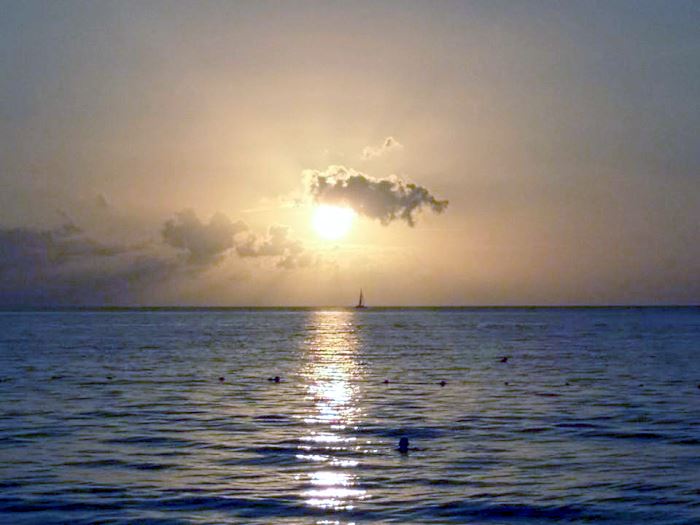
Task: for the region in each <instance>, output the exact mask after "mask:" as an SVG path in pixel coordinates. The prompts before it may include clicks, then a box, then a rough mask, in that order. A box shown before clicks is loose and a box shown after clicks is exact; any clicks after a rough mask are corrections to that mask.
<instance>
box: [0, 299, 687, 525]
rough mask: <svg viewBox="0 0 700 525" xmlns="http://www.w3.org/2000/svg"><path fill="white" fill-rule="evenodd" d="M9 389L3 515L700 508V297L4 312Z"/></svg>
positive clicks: (444, 520)
mask: <svg viewBox="0 0 700 525" xmlns="http://www.w3.org/2000/svg"><path fill="white" fill-rule="evenodd" d="M504 358H507V359H504ZM275 376H278V377H279V382H275V381H274V380H271V379H273V378H274V377H275ZM442 381H444V382H445V384H444V386H442V385H441V382H442ZM0 403H1V404H0V522H2V523H7V524H25V523H39V524H52V523H70V524H80V523H235V524H244V523H245V524H248V523H260V524H268V523H282V524H286V523H289V524H291V523H301V524H306V523H309V524H324V525H330V524H349V523H356V524H360V523H402V524H412V523H415V524H419V523H420V524H427V523H436V524H451V523H488V524H541V523H545V524H546V523H620V524H639V523H659V524H691V523H694V524H697V523H700V309H697V308H572V309H566V308H559V309H547V308H531V309H528V308H513V309H508V308H484V309H469V308H454V309H371V308H370V309H367V310H355V309H218V310H217V309H203V310H196V309H193V310H112V311H104V310H102V311H87V310H86V311H34V312H4V313H0ZM404 436H405V437H408V438H409V440H410V449H409V451H408V453H406V454H402V453H400V452H398V451H397V450H396V447H397V443H398V441H399V439H400V438H401V437H404Z"/></svg>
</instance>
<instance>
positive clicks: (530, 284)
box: [0, 0, 700, 307]
mask: <svg viewBox="0 0 700 525" xmlns="http://www.w3.org/2000/svg"><path fill="white" fill-rule="evenodd" d="M0 10H1V11H2V13H3V15H2V17H0V64H2V70H3V74H2V75H1V76H0V306H2V307H14V306H65V305H222V306H225V305H231V306H242V305H253V306H273V305H302V306H303V305H351V304H354V303H355V302H356V300H357V295H358V293H359V289H360V288H363V290H364V293H365V299H366V302H367V303H368V304H369V305H577V304H590V305H602V304H700V279H698V275H700V144H699V142H700V140H699V138H698V137H700V104H698V101H699V100H700V31H698V27H700V5H698V3H697V2H694V1H680V0H677V1H676V0H669V1H645V0H636V1H629V2H625V1H604V2H602V1H601V2H596V1H592V0H591V1H573V2H553V1H551V2H550V1H531V2H500V1H494V0H489V1H483V2H476V1H472V2H470V1H461V2H449V1H439V2H428V1H424V2H413V1H393V2H385V1H372V2H358V1H354V2H333V1H328V2H320V1H317V2H306V1H294V2H283V1H276V2H270V1H256V2H233V1H225V2H209V1H190V2H183V1H168V2H158V1H155V0H154V1H149V2H140V1H138V2H137V1H134V2H130V1H122V2H92V1H86V2H79V1H71V2H65V1H48V2H34V1H24V2H8V1H2V2H0ZM322 206H336V207H338V206H340V207H341V208H344V209H346V210H348V209H349V210H352V212H351V224H350V225H348V224H349V223H348V224H346V225H345V227H349V231H348V232H347V233H346V234H345V235H340V236H339V238H337V239H327V238H324V237H323V235H321V234H320V233H319V229H318V228H319V227H318V224H319V221H320V223H322V224H325V225H326V226H327V227H330V228H331V230H334V228H335V230H337V231H336V233H338V234H340V233H341V232H340V230H338V228H339V227H340V225H336V224H335V223H334V222H333V221H335V219H333V217H334V216H333V215H331V216H330V217H331V218H330V219H327V218H324V217H326V216H322V217H321V219H320V220H319V218H318V216H316V215H315V214H316V213H317V212H318V209H319V208H320V207H322ZM331 209H336V210H337V208H331ZM315 217H316V219H314V218H315ZM329 221H330V222H329ZM314 224H316V227H315V226H314ZM321 231H322V232H323V230H321ZM331 233H333V232H331Z"/></svg>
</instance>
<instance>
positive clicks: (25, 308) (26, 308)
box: [0, 303, 700, 312]
mask: <svg viewBox="0 0 700 525" xmlns="http://www.w3.org/2000/svg"><path fill="white" fill-rule="evenodd" d="M535 308H542V309H544V308H552V309H554V308H558V309H565V308H571V309H574V308H581V309H585V308H588V309H595V308H600V309H603V308H700V303H688V304H682V303H657V304H653V303H641V304H634V303H610V304H583V303H581V304H477V305H468V304H464V305H458V304H455V305H376V306H367V307H366V308H364V309H363V310H364V311H367V310H370V311H371V310H398V309H416V310H420V309H424V310H428V309H434V310H437V309H445V310H448V309H455V310H456V309H535ZM320 309H328V310H356V307H355V306H352V305H276V306H272V305H262V306H261V305H237V306H236V305H228V306H222V305H14V306H10V305H8V306H0V312H40V311H120V310H122V311H126V310H143V311H148V310H154V311H155V310H161V311H168V310H171V311H177V310H320Z"/></svg>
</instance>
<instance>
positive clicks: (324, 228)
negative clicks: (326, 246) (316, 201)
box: [313, 204, 355, 241]
mask: <svg viewBox="0 0 700 525" xmlns="http://www.w3.org/2000/svg"><path fill="white" fill-rule="evenodd" d="M354 218H355V212H354V211H352V210H351V209H350V208H341V207H339V206H329V205H327V204H322V205H321V206H319V207H318V208H316V211H315V212H314V218H313V225H314V229H315V230H316V233H318V234H319V235H320V236H321V237H323V238H324V239H328V240H331V241H335V240H337V239H340V238H341V237H344V236H345V235H347V233H348V232H349V231H350V228H351V227H352V220H353V219H354Z"/></svg>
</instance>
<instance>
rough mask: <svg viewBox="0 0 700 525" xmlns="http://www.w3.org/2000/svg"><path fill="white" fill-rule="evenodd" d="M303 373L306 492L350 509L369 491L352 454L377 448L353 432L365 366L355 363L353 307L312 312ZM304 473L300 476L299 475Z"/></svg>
mask: <svg viewBox="0 0 700 525" xmlns="http://www.w3.org/2000/svg"><path fill="white" fill-rule="evenodd" d="M311 315H312V322H310V323H309V326H310V327H313V332H312V333H311V334H310V337H309V338H308V339H307V340H306V341H304V347H305V349H306V353H307V362H306V366H305V367H304V369H303V370H302V375H303V376H304V377H305V378H306V382H307V385H308V386H307V397H306V399H307V400H308V401H310V402H311V406H310V408H311V410H309V412H308V413H306V414H304V415H302V416H301V418H302V419H303V421H304V424H305V426H306V427H307V428H308V431H307V434H306V435H305V436H302V437H301V438H300V444H299V445H298V448H299V452H300V453H299V454H297V458H298V459H302V460H306V461H309V463H310V468H309V471H308V473H306V474H305V475H304V476H302V478H306V482H307V483H308V484H309V485H310V486H309V487H308V489H307V490H306V491H304V492H303V494H304V497H305V499H306V504H307V505H309V506H311V507H317V508H322V509H334V510H349V509H352V508H353V506H354V503H355V502H357V501H360V500H364V499H366V498H368V497H370V496H369V494H368V492H367V491H366V490H365V489H363V488H361V487H360V486H358V485H359V481H360V480H359V479H358V474H357V471H356V470H355V469H356V468H357V467H358V466H359V464H360V460H359V459H356V458H349V457H348V455H356V454H358V453H359V454H370V453H376V452H374V451H373V450H372V449H371V448H369V447H368V445H370V446H371V443H369V442H365V441H361V440H358V439H357V437H356V436H355V435H353V434H354V431H355V430H356V429H357V426H358V424H359V422H360V420H361V416H362V414H361V411H360V407H359V397H360V394H361V392H360V385H361V383H362V368H361V367H360V365H358V363H357V346H358V342H357V331H356V327H355V321H354V316H353V313H351V312H347V311H330V312H314V313H313V314H311ZM300 479H301V478H300Z"/></svg>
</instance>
